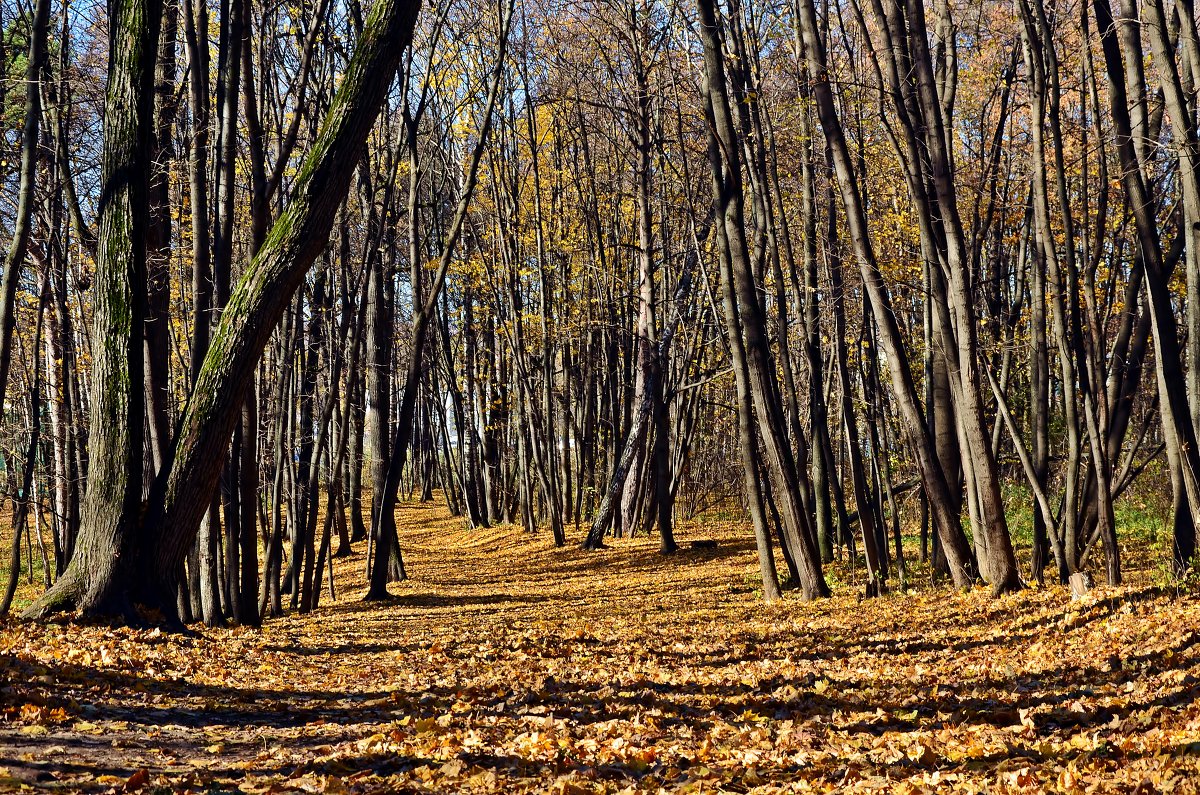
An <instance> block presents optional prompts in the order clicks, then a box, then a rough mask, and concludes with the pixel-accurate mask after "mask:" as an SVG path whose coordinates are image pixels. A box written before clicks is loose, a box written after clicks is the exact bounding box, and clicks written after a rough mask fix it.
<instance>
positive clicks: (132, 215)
mask: <svg viewBox="0 0 1200 795" xmlns="http://www.w3.org/2000/svg"><path fill="white" fill-rule="evenodd" d="M109 8H110V17H111V19H110V26H111V35H110V41H111V44H110V47H109V75H108V87H107V90H106V93H105V99H104V148H103V153H102V155H101V183H102V187H101V194H100V205H99V229H100V231H99V235H98V238H97V241H98V246H97V252H96V276H95V282H94V286H93V290H92V301H93V306H94V317H93V321H92V340H93V343H92V399H91V411H92V414H91V425H90V430H89V433H88V452H89V455H90V466H89V469H88V480H87V487H86V491H85V492H84V497H83V506H82V511H81V523H80V529H79V539H78V541H77V542H76V547H75V555H74V557H72V559H71V563H70V565H69V566H68V567H67V570H66V571H65V572H64V573H63V576H62V577H61V578H60V579H59V580H58V582H57V583H55V584H54V586H53V587H52V588H51V589H50V590H48V591H47V592H46V593H45V594H43V595H42V597H41V598H40V599H38V600H37V601H36V602H34V603H33V605H31V606H30V607H29V609H28V610H26V611H25V615H26V616H30V617H37V616H43V615H45V614H47V613H50V612H54V611H57V610H64V609H77V610H79V611H81V612H82V613H84V614H85V615H125V616H129V615H131V613H132V609H131V604H130V602H129V600H128V599H127V598H126V595H127V590H126V588H127V585H128V584H129V582H130V581H131V580H133V579H134V578H135V573H137V572H138V566H139V562H140V561H141V560H142V558H141V553H142V552H143V551H144V549H145V543H144V541H143V538H144V537H143V535H142V534H141V533H140V532H139V531H140V526H139V524H140V518H141V513H142V510H141V509H142V466H143V456H144V449H143V442H144V439H143V436H144V431H143V425H144V422H145V390H144V386H143V372H144V369H143V365H144V360H143V353H142V333H143V324H144V322H145V315H146V241H147V220H148V218H149V196H148V194H149V175H150V168H151V163H150V160H151V154H152V152H153V133H154V129H153V128H154V76H155V67H156V65H157V62H158V32H159V26H160V23H161V21H162V2H161V0H113V2H112V3H111V5H110V7H109ZM176 568H178V567H176Z"/></svg>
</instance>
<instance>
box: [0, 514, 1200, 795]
mask: <svg viewBox="0 0 1200 795" xmlns="http://www.w3.org/2000/svg"><path fill="white" fill-rule="evenodd" d="M399 520H400V524H401V538H402V544H403V547H404V549H405V553H406V561H407V563H408V564H409V568H410V570H411V572H412V574H413V579H412V580H411V581H409V582H407V583H404V584H402V585H398V586H393V592H394V593H396V594H397V595H398V596H397V599H396V600H395V601H394V602H393V603H390V604H387V605H367V604H363V603H361V602H359V601H358V595H359V594H361V592H362V590H363V589H362V583H363V577H362V571H361V569H362V565H363V563H362V555H361V551H362V550H359V552H360V554H359V555H356V556H355V557H353V558H349V559H344V560H340V561H338V564H337V576H336V580H335V584H336V587H337V589H338V591H339V597H340V598H339V600H337V601H335V602H329V601H328V595H327V594H326V601H327V605H326V606H324V607H322V608H321V609H320V610H319V611H318V612H317V613H315V614H313V615H311V616H304V617H289V618H285V619H281V620H273V621H271V622H269V623H268V625H267V626H266V627H265V628H264V629H263V630H262V631H249V630H242V629H228V630H204V631H201V632H198V633H195V634H194V635H190V636H176V635H164V634H162V633H159V632H157V631H145V630H128V629H123V628H122V629H107V628H98V627H76V626H70V625H51V626H46V627H36V626H29V625H21V624H16V623H7V624H3V625H0V677H2V678H0V708H2V709H3V710H4V714H5V716H6V717H7V722H6V723H3V724H0V788H10V789H16V788H19V787H21V786H30V785H32V786H34V787H39V788H40V787H45V788H53V789H57V790H92V791H104V790H116V791H122V790H125V791H132V790H136V789H140V788H142V787H143V786H145V787H165V788H169V789H176V790H185V789H192V790H194V791H205V792H209V791H235V790H238V789H240V790H241V791H244V792H250V793H254V792H268V791H270V792H285V791H310V792H312V791H328V792H345V791H355V792H357V791H364V792H375V791H404V792H408V791H431V792H446V791H480V792H518V791H553V792H563V793H583V792H602V791H611V792H616V791H623V790H629V791H660V790H663V791H689V790H690V791H696V792H701V791H702V792H713V791H722V790H723V791H730V792H744V791H752V790H761V791H775V790H777V789H784V790H787V791H807V789H809V788H816V789H839V790H841V789H861V790H879V791H900V790H903V789H906V788H907V789H908V790H910V791H920V790H940V789H945V788H948V787H961V788H963V789H967V790H970V791H982V790H988V791H991V790H995V789H1000V790H1007V789H1011V790H1012V791H1042V790H1053V789H1057V790H1062V791H1084V789H1085V788H1088V787H1092V788H1094V789H1095V790H1103V791H1109V790H1111V791H1126V792H1129V791H1133V790H1134V789H1135V788H1137V787H1139V786H1141V787H1142V789H1141V790H1139V791H1140V792H1150V791H1164V792H1166V791H1188V789H1189V788H1190V789H1194V788H1195V786H1196V785H1195V783H1193V780H1192V779H1193V774H1195V773H1196V772H1197V770H1200V762H1198V759H1200V758H1198V757H1197V755H1196V754H1197V751H1198V750H1200V707H1197V705H1196V703H1195V697H1196V693H1197V688H1198V685H1197V681H1198V677H1200V650H1198V649H1197V646H1196V640H1197V637H1198V636H1197V635H1196V634H1195V631H1194V629H1193V628H1194V627H1197V626H1198V622H1197V619H1200V602H1198V601H1197V600H1196V599H1195V598H1192V597H1186V598H1179V599H1172V598H1170V597H1169V596H1166V595H1161V594H1159V593H1158V592H1157V591H1155V590H1154V589H1150V588H1148V587H1145V586H1143V587H1141V588H1130V589H1125V590H1122V591H1119V592H1108V593H1102V594H1101V595H1100V598H1099V599H1095V600H1091V601H1088V602H1085V603H1071V602H1070V601H1069V598H1068V595H1067V594H1066V593H1065V592H1063V591H1062V590H1059V589H1052V590H1046V591H1040V592H1026V593H1023V594H1020V595H1017V596H1014V597H1008V598H1005V599H1003V600H1001V601H991V600H989V599H988V598H986V595H985V594H984V593H982V592H979V593H971V594H966V595H956V594H951V593H948V592H946V591H941V590H938V591H926V592H919V593H915V594H910V595H906V596H898V595H894V596H889V597H886V598H884V599H880V600H873V601H868V602H862V601H859V600H858V599H857V597H856V596H855V595H854V594H852V593H849V592H848V591H849V589H848V587H846V586H842V587H841V588H838V589H836V592H837V593H839V594H842V595H840V596H835V598H834V599H830V600H826V601H824V602H821V603H817V604H802V603H800V602H797V601H792V600H787V601H785V603H784V604H782V605H780V606H777V607H770V608H768V607H765V606H763V605H762V604H760V603H759V602H758V601H757V600H756V596H755V594H754V586H755V577H756V567H755V565H754V556H753V552H752V549H751V542H750V540H749V539H748V537H747V535H746V533H745V531H744V530H743V529H741V528H736V527H726V526H712V525H710V526H706V527H704V528H703V529H701V530H693V531H692V532H691V535H692V537H697V536H698V535H703V536H704V537H712V538H716V539H718V540H719V541H720V544H719V546H718V547H717V549H715V550H705V551H698V550H689V551H685V552H683V553H681V554H680V555H678V556H676V557H675V558H674V559H672V560H670V561H669V562H664V561H663V559H662V558H660V557H659V556H658V555H657V553H656V551H655V544H654V542H653V541H652V540H637V541H629V542H620V543H618V544H617V545H616V547H615V548H614V549H612V550H608V551H604V552H601V553H595V554H587V553H583V552H580V551H577V550H575V549H567V550H554V549H553V548H552V547H551V546H550V545H549V543H548V542H547V540H546V539H545V538H530V537H528V536H525V535H523V534H521V533H520V532H519V531H517V530H515V529H513V528H501V529H495V530H484V531H477V532H466V531H464V530H463V529H462V525H461V522H460V521H458V520H455V519H452V518H450V517H448V516H447V515H446V514H445V512H444V510H443V509H438V508H421V507H405V508H403V509H402V512H401V514H400V515H399ZM685 538H686V536H685ZM837 576H839V570H838V569H837V568H834V569H832V570H831V579H834V578H836V577H837ZM840 576H843V577H844V576H846V573H845V572H840ZM143 769H144V770H145V771H146V772H145V773H141V772H139V771H142V770H143Z"/></svg>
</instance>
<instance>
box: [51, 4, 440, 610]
mask: <svg viewBox="0 0 1200 795" xmlns="http://www.w3.org/2000/svg"><path fill="white" fill-rule="evenodd" d="M115 3H116V5H115V7H114V17H115V24H114V26H113V37H112V39H113V41H114V42H120V43H121V46H119V47H118V46H114V48H113V53H112V61H111V63H112V64H113V69H112V71H113V73H114V76H115V77H116V79H115V80H111V81H110V88H109V97H110V101H109V104H108V110H107V112H106V114H105V133H106V135H105V154H106V157H105V163H104V165H105V171H104V173H105V175H106V177H107V178H108V179H107V180H106V192H105V195H107V196H110V197H112V198H111V199H110V200H109V201H108V202H107V203H106V204H104V205H103V206H102V214H101V231H102V235H101V236H102V238H104V240H103V241H102V248H103V250H104V253H103V254H102V256H101V259H100V262H101V263H102V267H98V268H97V279H96V296H95V300H96V301H97V313H96V317H97V321H96V326H95V328H96V335H95V339H96V340H97V344H96V345H95V346H94V348H93V355H94V356H95V361H96V363H95V367H96V371H95V373H96V374H95V376H94V382H93V383H94V387H93V391H94V397H93V402H92V406H93V412H94V418H93V422H92V440H91V452H92V455H93V462H94V463H93V465H92V472H91V474H92V476H93V477H91V478H89V481H88V487H89V488H88V497H86V498H85V518H84V525H83V528H82V529H81V532H80V539H79V544H78V548H77V550H76V557H75V559H74V560H73V561H72V564H71V567H70V568H69V569H68V571H67V573H66V574H65V575H64V576H63V579H62V580H60V583H59V584H56V586H55V587H54V588H51V590H50V591H48V592H47V593H46V594H45V595H44V596H43V597H42V598H41V599H40V600H38V601H37V602H36V603H35V604H34V605H33V606H32V607H31V608H30V609H29V610H28V611H27V615H29V616H43V615H45V614H47V613H49V612H52V611H54V610H61V609H69V608H71V607H84V608H87V609H88V610H89V611H90V612H113V610H114V607H115V608H116V609H118V610H120V609H121V608H123V605H124V604H126V603H127V599H128V595H129V594H130V592H131V591H132V590H133V589H134V588H135V587H136V589H137V592H136V593H135V594H133V596H134V598H136V599H137V600H138V601H140V602H142V603H144V604H146V605H148V606H151V607H156V608H158V609H160V610H161V611H162V612H163V614H164V615H167V616H173V615H174V613H175V580H176V576H177V574H178V572H179V570H180V566H181V564H182V562H183V558H184V556H185V554H186V553H187V549H188V548H189V547H190V546H191V544H192V543H193V541H194V540H195V538H196V532H197V530H198V528H199V525H200V520H201V519H202V518H203V516H204V512H205V511H206V510H207V509H208V505H209V502H210V499H211V496H212V494H213V490H214V488H215V487H216V485H217V479H218V478H219V477H220V474H221V469H222V468H223V466H224V454H225V450H226V448H227V446H228V444H229V439H230V435H231V434H232V432H233V426H234V424H235V423H236V422H237V420H238V417H239V416H240V415H241V411H242V402H243V399H244V397H245V394H246V392H247V390H248V389H249V387H250V383H251V380H252V378H253V376H254V371H255V369H256V367H257V364H258V360H259V357H260V356H261V355H262V352H263V349H264V348H265V347H266V345H267V342H268V341H269V339H270V337H271V334H272V332H273V331H274V329H275V326H276V325H277V324H278V323H279V320H280V318H281V317H282V316H283V313H284V311H285V310H286V309H287V306H288V304H289V303H290V302H291V299H292V296H293V295H294V294H295V291H296V289H297V288H298V287H299V286H300V284H301V282H302V281H303V279H304V275H305V273H307V272H308V269H309V267H310V266H311V265H312V263H313V261H315V260H316V258H317V256H318V255H319V254H320V253H321V250H322V249H323V248H324V247H325V244H326V241H327V240H328V237H329V231H330V228H331V227H332V225H333V220H334V218H335V216H336V214H337V210H338V207H339V206H340V205H341V203H342V200H343V199H344V197H345V195H346V191H347V189H348V188H349V183H350V178H351V175H352V173H353V167H352V166H353V163H355V162H357V160H358V158H359V156H360V154H361V153H362V151H363V147H364V146H365V144H366V139H367V135H368V134H369V133H370V131H371V128H372V127H373V126H374V123H375V119H376V117H377V116H378V115H379V111H380V109H381V107H382V106H383V101H384V98H385V97H386V94H387V91H388V89H389V87H390V86H391V83H392V78H393V77H394V76H395V73H396V69H397V67H398V66H399V63H400V59H401V56H402V55H403V53H404V51H405V50H406V49H407V47H408V45H409V43H410V42H411V40H412V33H413V27H414V26H415V24H416V18H417V12H418V11H419V8H420V4H419V3H418V2H416V0H378V2H377V3H376V5H375V7H374V8H373V9H372V11H371V14H370V16H369V17H368V19H367V22H366V25H365V26H364V28H363V33H362V36H361V38H360V39H359V42H358V45H357V47H356V48H355V52H354V55H353V57H352V58H351V60H350V63H349V64H348V66H347V69H346V73H345V75H344V76H343V80H342V83H341V85H340V86H339V88H338V91H337V94H336V95H335V97H334V101H333V103H332V105H331V107H330V110H329V112H328V113H327V114H326V117H325V120H324V122H323V123H322V126H321V131H320V133H319V134H318V137H317V140H316V142H315V143H314V145H313V149H312V151H311V152H310V153H309V155H308V156H307V157H306V158H305V160H304V162H303V163H302V165H301V167H300V170H299V173H298V174H297V176H296V181H295V189H294V193H293V199H292V201H291V202H290V204H289V205H288V207H287V209H286V210H285V211H284V212H283V213H282V214H281V216H280V217H279V219H278V220H277V221H276V223H275V225H274V227H273V229H272V230H271V233H270V234H269V235H268V236H267V239H266V241H265V243H264V245H263V247H262V249H261V250H260V251H259V253H258V254H257V256H255V258H254V260H253V261H252V262H251V263H250V264H249V266H248V267H247V268H246V270H245V272H244V273H243V274H242V277H241V279H240V280H239V281H238V284H237V287H236V288H235V289H234V290H233V294H232V296H231V297H230V301H229V304H228V306H227V307H226V308H225V311H224V312H223V313H222V314H221V321H220V324H219V325H218V326H217V330H216V333H215V334H214V335H213V339H212V343H211V345H210V347H209V351H208V355H207V356H206V357H205V360H204V364H203V365H202V366H201V368H200V372H199V377H198V379H197V382H196V385H195V388H194V389H193V391H192V395H191V397H190V398H189V400H188V402H187V405H186V407H185V409H184V412H183V416H182V417H181V420H180V423H179V430H178V432H177V437H176V443H175V448H174V455H173V460H172V462H171V466H170V467H169V468H168V469H167V470H166V472H165V473H164V474H161V475H160V476H159V478H158V479H157V480H156V481H155V485H154V489H153V491H152V492H151V499H150V505H149V507H148V513H147V516H146V530H145V533H144V536H145V538H146V539H148V540H150V541H152V547H151V548H150V549H148V550H145V553H146V554H144V555H138V554H137V553H138V551H139V550H138V547H137V544H136V541H137V539H138V537H139V534H138V525H137V522H138V517H139V516H140V514H141V501H140V496H141V493H140V485H141V484H140V474H141V469H140V467H141V458H142V450H141V442H142V439H141V429H142V421H143V419H142V405H141V402H142V401H141V390H140V389H139V390H131V389H130V388H129V384H131V383H137V384H140V383H141V376H142V373H141V346H140V323H141V321H142V317H141V313H142V296H140V295H138V293H137V291H136V290H134V289H133V288H134V287H135V286H138V287H140V286H141V285H142V284H143V282H144V272H145V256H144V251H141V250H140V249H139V247H138V245H137V242H138V241H141V240H144V235H142V234H141V229H140V226H141V224H142V223H143V221H142V219H144V218H145V212H144V205H145V187H144V183H145V176H146V174H147V173H148V170H149V166H148V164H146V163H143V162H141V160H140V159H139V158H140V157H141V156H142V154H143V153H145V152H148V151H149V147H148V146H147V145H146V144H147V143H148V142H147V141H142V140H140V139H142V138H147V137H148V125H147V124H143V123H141V122H142V120H148V119H149V118H150V112H151V105H150V102H149V99H150V96H151V91H150V89H151V88H152V80H153V74H154V57H153V54H154V52H155V47H154V46H153V45H154V43H155V42H156V41H157V33H158V30H157V28H158V23H159V18H160V16H161V15H160V13H159V12H160V11H161V7H160V6H159V5H157V4H156V2H155V0H115ZM135 76H136V77H137V78H138V79H136V80H135V79H134V78H135ZM143 106H145V107H143ZM110 127H111V133H110V131H109V130H110ZM139 143H141V144H142V145H141V146H140V147H139V146H138V144H139ZM114 175H116V177H115V178H114ZM118 243H120V245H117V244H118ZM122 266H123V267H122ZM118 269H120V270H118ZM115 309H119V310H123V311H120V312H118V311H114V310H115ZM135 340H136V341H137V344H136V345H135V344H134V341H135ZM122 354H123V355H122ZM132 354H136V355H132ZM135 410H136V411H135ZM134 416H136V421H133V420H132V419H131V418H133V417H134ZM132 475H137V476H138V477H137V478H136V480H137V484H136V485H137V488H136V489H132V490H131V489H130V488H128V487H127V484H128V483H130V482H131V481H132V480H134V479H135V478H133V477H132ZM120 552H124V553H125V554H122V555H120V556H119V557H117V556H116V553H120ZM117 561H120V562H121V563H122V564H123V565H135V561H140V562H141V563H142V568H141V570H140V572H139V576H138V578H137V580H138V581H137V582H136V583H135V582H133V578H132V577H125V576H123V572H119V571H118V566H117Z"/></svg>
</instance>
